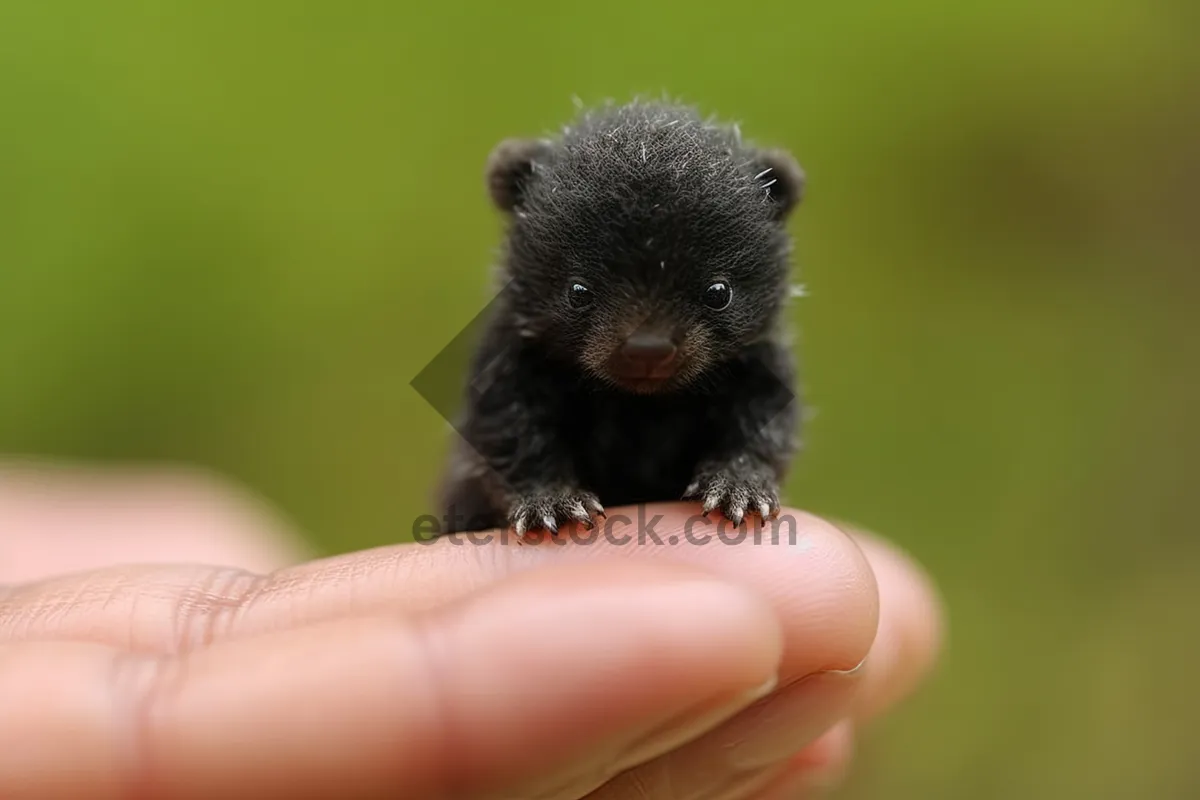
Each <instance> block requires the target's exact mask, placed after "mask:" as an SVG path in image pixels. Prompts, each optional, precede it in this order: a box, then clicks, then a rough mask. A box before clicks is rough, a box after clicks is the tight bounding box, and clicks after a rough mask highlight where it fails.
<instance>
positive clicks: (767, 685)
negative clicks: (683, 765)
mask: <svg viewBox="0 0 1200 800" xmlns="http://www.w3.org/2000/svg"><path fill="white" fill-rule="evenodd" d="M778 685H779V677H778V676H776V675H772V676H771V677H770V678H769V679H767V680H766V681H765V682H764V683H762V684H760V685H759V686H756V687H754V688H753V689H750V690H749V691H746V692H742V693H741V694H738V695H736V696H735V697H733V698H732V699H730V698H728V697H724V698H720V699H716V700H712V701H710V702H707V703H704V704H703V705H701V706H699V707H697V708H692V709H690V710H688V711H687V712H686V713H684V714H681V715H679V716H678V717H675V718H674V719H672V720H670V721H668V722H666V723H664V724H662V725H659V726H656V727H655V728H654V730H652V731H650V732H649V733H648V734H646V735H645V736H643V737H641V738H640V739H638V740H637V741H636V742H634V743H633V744H632V745H631V746H630V747H629V748H628V749H627V750H626V752H625V755H624V756H623V757H622V761H623V762H625V763H642V762H645V761H648V760H650V759H652V758H655V757H657V756H659V755H662V754H663V753H667V752H670V751H671V750H674V749H675V748H677V747H679V746H680V745H682V744H683V743H685V742H688V741H691V740H692V739H695V738H696V737H698V736H700V735H701V734H703V733H705V732H707V731H709V730H711V729H713V728H715V727H716V726H717V725H719V724H720V723H722V722H724V721H725V720H727V719H729V718H730V717H732V716H734V715H735V714H737V713H738V712H740V711H743V710H745V709H746V708H747V707H749V706H751V705H753V704H754V703H756V702H758V701H759V700H761V699H762V698H764V697H766V696H767V695H769V694H770V693H771V692H773V691H775V687H776V686H778Z"/></svg>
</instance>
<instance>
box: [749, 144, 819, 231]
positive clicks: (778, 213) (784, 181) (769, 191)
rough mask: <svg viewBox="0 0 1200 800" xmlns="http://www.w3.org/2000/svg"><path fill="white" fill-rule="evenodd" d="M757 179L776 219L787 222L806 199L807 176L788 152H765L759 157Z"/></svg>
mask: <svg viewBox="0 0 1200 800" xmlns="http://www.w3.org/2000/svg"><path fill="white" fill-rule="evenodd" d="M755 179H756V180H757V181H758V183H759V185H760V186H762V187H763V191H764V192H765V194H766V195H767V199H768V200H769V201H770V202H771V205H772V206H773V208H774V212H775V219H777V220H780V221H782V220H785V219H787V217H788V215H790V214H791V213H792V211H793V210H794V209H795V208H796V206H798V205H800V202H801V201H802V200H803V199H804V188H805V184H806V183H807V176H806V175H805V174H804V170H803V169H801V168H800V165H799V164H797V163H796V159H794V158H792V155H791V153H788V152H787V151H786V150H765V151H763V152H761V153H759V155H758V173H757V174H756V175H755Z"/></svg>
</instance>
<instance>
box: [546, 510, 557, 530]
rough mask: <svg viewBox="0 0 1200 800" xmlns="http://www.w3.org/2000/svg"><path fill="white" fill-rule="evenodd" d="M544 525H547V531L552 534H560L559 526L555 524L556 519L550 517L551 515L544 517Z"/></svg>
mask: <svg viewBox="0 0 1200 800" xmlns="http://www.w3.org/2000/svg"><path fill="white" fill-rule="evenodd" d="M542 524H543V525H545V526H546V530H548V531H550V532H551V533H558V524H557V523H555V521H554V517H552V516H550V515H549V514H547V515H546V516H544V517H542Z"/></svg>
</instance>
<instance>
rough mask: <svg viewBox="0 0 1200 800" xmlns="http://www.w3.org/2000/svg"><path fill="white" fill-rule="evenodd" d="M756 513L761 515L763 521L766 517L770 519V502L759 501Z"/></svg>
mask: <svg viewBox="0 0 1200 800" xmlns="http://www.w3.org/2000/svg"><path fill="white" fill-rule="evenodd" d="M758 514H759V516H761V517H762V518H763V521H764V522H766V521H767V520H768V519H770V517H771V504H770V503H759V504H758Z"/></svg>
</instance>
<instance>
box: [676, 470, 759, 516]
mask: <svg viewBox="0 0 1200 800" xmlns="http://www.w3.org/2000/svg"><path fill="white" fill-rule="evenodd" d="M683 499H685V500H699V501H700V502H701V503H703V504H704V513H705V514H709V513H711V512H712V511H713V510H714V509H719V510H720V511H721V513H722V514H723V515H724V516H725V517H726V519H728V520H729V521H730V522H732V523H733V524H734V525H741V524H742V519H743V518H744V517H745V516H746V512H747V511H749V512H750V513H752V514H758V515H759V516H760V517H761V518H762V519H763V520H764V521H765V520H767V519H770V518H772V517H774V516H776V515H777V514H778V513H779V483H778V481H777V480H776V478H775V476H774V474H772V473H771V472H770V471H769V470H765V469H753V468H748V467H738V466H730V467H725V468H723V469H714V470H704V471H702V472H701V473H700V474H699V475H698V476H697V477H696V479H695V480H694V481H693V482H692V484H691V485H690V486H688V488H687V491H686V492H684V495H683Z"/></svg>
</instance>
